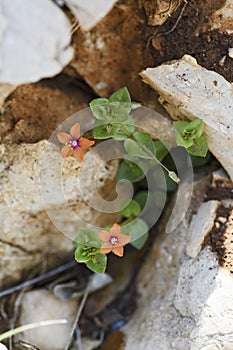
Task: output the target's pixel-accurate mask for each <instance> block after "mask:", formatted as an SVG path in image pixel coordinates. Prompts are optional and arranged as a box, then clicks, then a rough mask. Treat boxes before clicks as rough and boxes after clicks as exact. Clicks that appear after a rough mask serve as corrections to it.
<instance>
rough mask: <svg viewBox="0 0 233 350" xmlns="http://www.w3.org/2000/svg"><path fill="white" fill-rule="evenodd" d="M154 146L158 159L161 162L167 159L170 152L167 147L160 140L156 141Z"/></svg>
mask: <svg viewBox="0 0 233 350" xmlns="http://www.w3.org/2000/svg"><path fill="white" fill-rule="evenodd" d="M154 145H155V155H156V158H157V159H158V160H159V161H160V162H161V161H162V160H163V158H165V157H166V155H167V154H168V152H169V151H168V149H167V147H165V146H164V144H163V143H162V142H161V141H159V140H157V141H154Z"/></svg>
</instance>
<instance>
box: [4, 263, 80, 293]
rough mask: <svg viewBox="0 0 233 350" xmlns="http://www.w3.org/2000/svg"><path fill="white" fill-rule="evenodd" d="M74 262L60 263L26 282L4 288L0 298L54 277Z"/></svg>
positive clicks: (70, 266)
mask: <svg viewBox="0 0 233 350" xmlns="http://www.w3.org/2000/svg"><path fill="white" fill-rule="evenodd" d="M76 264H77V263H76V262H75V261H70V262H69V263H67V264H64V265H61V266H59V267H57V268H55V269H53V270H51V271H48V272H46V273H44V274H42V275H40V276H38V277H34V278H32V279H30V280H28V281H26V282H23V283H20V284H18V285H16V286H14V287H11V288H8V289H5V290H3V291H2V292H0V298H2V297H5V296H7V295H10V294H12V293H15V292H19V291H20V290H22V289H25V288H28V287H31V286H33V285H34V284H36V283H38V282H42V281H44V280H46V279H48V278H51V277H54V276H56V275H58V274H59V273H61V272H64V271H66V270H69V269H71V268H72V267H74V266H76Z"/></svg>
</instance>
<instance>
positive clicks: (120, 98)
mask: <svg viewBox="0 0 233 350" xmlns="http://www.w3.org/2000/svg"><path fill="white" fill-rule="evenodd" d="M109 101H110V102H126V103H128V104H131V98H130V94H129V91H128V89H127V88H126V87H123V88H121V89H119V90H117V91H116V92H114V94H112V95H111V96H110V98H109Z"/></svg>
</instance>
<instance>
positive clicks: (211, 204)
mask: <svg viewBox="0 0 233 350" xmlns="http://www.w3.org/2000/svg"><path fill="white" fill-rule="evenodd" d="M220 204H221V203H220V202H219V201H214V200H212V201H208V202H206V203H203V204H201V206H200V208H199V209H198V212H197V214H196V215H194V217H193V218H192V221H191V224H190V227H189V235H190V241H189V243H188V245H187V248H186V254H187V255H188V256H190V257H191V258H196V256H197V255H198V253H199V252H200V250H201V247H202V244H203V242H204V239H205V237H206V236H207V234H208V233H209V232H210V230H211V229H212V227H213V225H214V219H215V216H216V211H217V209H218V207H219V205H220Z"/></svg>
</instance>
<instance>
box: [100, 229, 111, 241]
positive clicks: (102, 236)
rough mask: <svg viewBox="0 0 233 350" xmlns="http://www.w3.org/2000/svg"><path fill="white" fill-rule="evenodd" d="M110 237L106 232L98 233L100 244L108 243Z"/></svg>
mask: <svg viewBox="0 0 233 350" xmlns="http://www.w3.org/2000/svg"><path fill="white" fill-rule="evenodd" d="M110 237H111V234H110V233H109V232H108V231H105V230H101V231H99V238H100V240H101V241H102V242H108V241H109V239H110Z"/></svg>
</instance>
